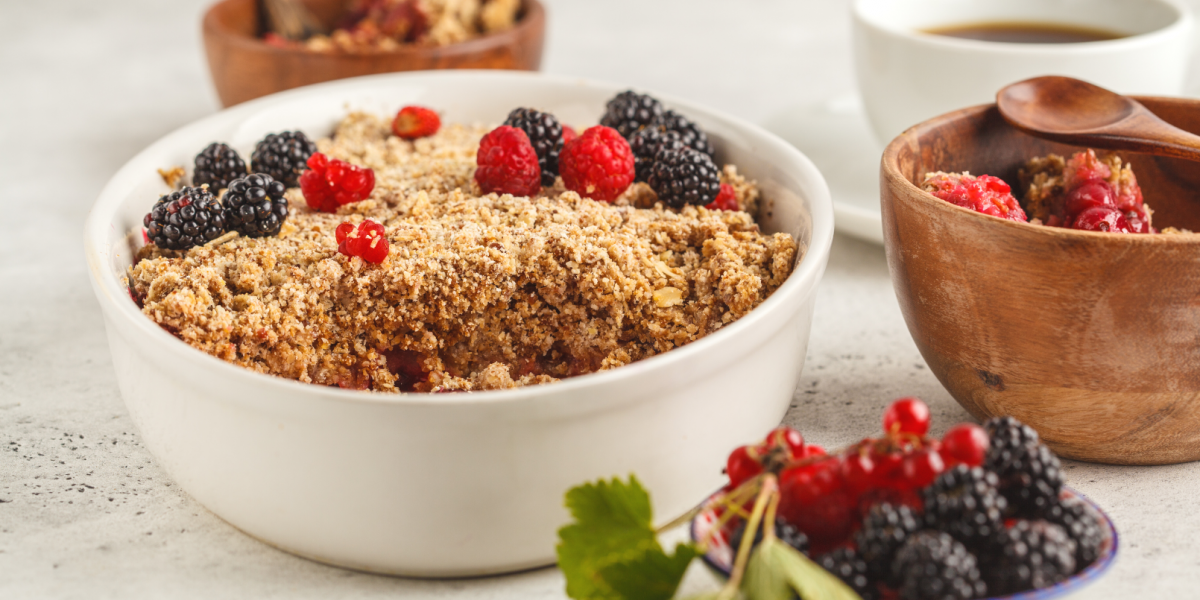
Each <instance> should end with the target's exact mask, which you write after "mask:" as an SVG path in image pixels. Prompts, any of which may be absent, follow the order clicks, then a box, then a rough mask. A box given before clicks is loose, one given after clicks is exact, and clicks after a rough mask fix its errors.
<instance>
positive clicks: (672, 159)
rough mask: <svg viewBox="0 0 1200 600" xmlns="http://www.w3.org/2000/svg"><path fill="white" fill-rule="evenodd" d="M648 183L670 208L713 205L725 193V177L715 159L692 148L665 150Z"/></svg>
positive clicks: (655, 162)
mask: <svg viewBox="0 0 1200 600" xmlns="http://www.w3.org/2000/svg"><path fill="white" fill-rule="evenodd" d="M646 183H648V184H650V188H651V189H653V190H654V193H655V194H657V195H658V199H659V200H660V201H661V202H662V203H663V204H666V205H667V206H670V207H673V208H683V206H684V205H685V204H699V205H701V206H703V205H706V204H710V203H712V202H713V201H714V200H716V199H717V194H718V193H720V191H721V173H720V171H718V170H717V165H715V164H713V161H712V159H711V158H709V157H708V155H707V154H705V153H703V152H699V151H696V150H693V149H691V148H679V149H678V150H667V149H664V150H663V151H662V152H659V153H658V154H656V155H655V157H654V166H653V167H652V168H651V170H650V175H649V176H648V177H647V178H646Z"/></svg>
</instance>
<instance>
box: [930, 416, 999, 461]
mask: <svg viewBox="0 0 1200 600" xmlns="http://www.w3.org/2000/svg"><path fill="white" fill-rule="evenodd" d="M987 450H988V435H987V432H986V431H984V430H983V428H982V427H980V426H978V425H976V424H974V423H959V424H958V425H955V426H954V427H951V428H950V431H947V432H946V435H945V436H943V437H942V448H941V453H942V457H943V458H948V459H950V460H948V461H947V462H951V461H952V462H955V463H962V464H964V465H967V466H970V467H978V466H980V465H982V464H983V457H984V456H986V455H987Z"/></svg>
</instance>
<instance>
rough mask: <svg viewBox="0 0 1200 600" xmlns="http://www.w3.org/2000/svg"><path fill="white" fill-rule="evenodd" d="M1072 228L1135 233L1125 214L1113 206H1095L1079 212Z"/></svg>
mask: <svg viewBox="0 0 1200 600" xmlns="http://www.w3.org/2000/svg"><path fill="white" fill-rule="evenodd" d="M1071 228H1072V229H1082V230H1084V231H1106V232H1110V233H1133V228H1132V227H1130V225H1129V221H1127V220H1125V215H1122V214H1121V211H1119V210H1117V209H1115V208H1113V207H1111V206H1094V207H1092V208H1089V209H1087V210H1085V211H1083V212H1081V213H1079V216H1078V217H1075V222H1073V223H1071Z"/></svg>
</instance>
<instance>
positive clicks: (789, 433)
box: [764, 427, 804, 460]
mask: <svg viewBox="0 0 1200 600" xmlns="http://www.w3.org/2000/svg"><path fill="white" fill-rule="evenodd" d="M764 441H765V442H766V444H767V446H768V448H769V447H772V446H779V447H782V448H787V451H788V456H789V457H791V458H792V459H793V460H795V459H798V458H800V457H801V455H802V454H803V452H804V436H803V435H801V434H800V432H799V431H796V430H795V429H792V428H791V427H776V428H775V429H774V430H773V431H771V433H769V434H767V439H766V440H764Z"/></svg>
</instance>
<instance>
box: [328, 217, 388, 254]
mask: <svg viewBox="0 0 1200 600" xmlns="http://www.w3.org/2000/svg"><path fill="white" fill-rule="evenodd" d="M334 235H335V236H336V237H337V241H338V252H341V253H342V254H345V255H346V256H357V257H360V258H362V259H363V260H365V261H367V262H372V263H375V264H379V263H381V262H383V259H385V258H387V255H388V241H387V238H386V237H385V236H384V229H383V225H380V224H379V223H376V222H375V221H372V220H370V219H367V220H365V221H363V222H362V223H360V224H359V225H358V228H357V229H355V227H354V224H353V223H349V222H346V223H342V224H341V225H338V227H337V230H335V232H334Z"/></svg>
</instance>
